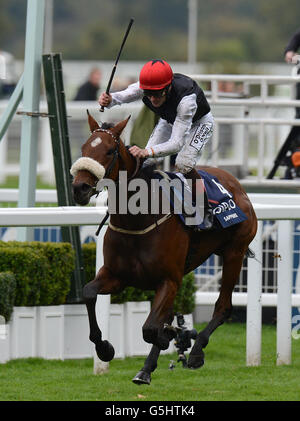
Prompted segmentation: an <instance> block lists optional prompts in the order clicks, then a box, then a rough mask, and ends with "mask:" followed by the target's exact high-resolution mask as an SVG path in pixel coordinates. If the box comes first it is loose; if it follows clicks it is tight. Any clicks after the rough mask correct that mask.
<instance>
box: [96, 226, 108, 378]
mask: <svg viewBox="0 0 300 421" xmlns="http://www.w3.org/2000/svg"><path fill="white" fill-rule="evenodd" d="M106 229H107V225H104V227H103V228H102V230H101V231H100V233H99V235H98V238H97V247H96V273H97V272H98V270H99V269H100V268H101V266H103V239H104V235H105V232H106ZM109 308H110V295H98V296H97V302H96V318H97V322H98V325H99V327H100V330H101V332H102V339H108V333H109ZM108 369H109V363H108V362H105V361H102V360H100V359H99V358H98V356H97V353H96V351H95V350H94V374H103V373H105V372H107V371H108Z"/></svg>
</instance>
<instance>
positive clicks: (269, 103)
mask: <svg viewBox="0 0 300 421" xmlns="http://www.w3.org/2000/svg"><path fill="white" fill-rule="evenodd" d="M192 77H194V78H195V79H196V80H197V81H198V82H199V83H200V85H201V86H202V87H203V88H204V89H206V88H207V89H206V93H207V96H208V100H209V102H210V104H211V107H212V111H213V114H214V116H215V122H216V126H215V130H214V135H213V139H212V141H211V142H210V143H209V144H208V145H206V147H205V150H204V153H203V156H202V157H201V160H200V162H199V164H205V165H213V166H223V167H229V168H231V169H232V170H233V171H235V175H237V176H238V177H239V178H241V179H243V180H242V183H243V184H244V185H252V184H253V183H255V184H257V182H259V183H260V184H265V185H269V181H270V180H268V181H266V180H264V176H265V174H266V173H267V172H268V171H269V170H270V169H271V167H272V165H273V161H274V159H275V157H276V155H277V153H278V151H279V149H280V147H281V145H282V144H283V142H284V141H285V139H286V136H287V134H288V133H289V130H290V128H291V126H293V125H300V120H299V119H298V120H296V119H294V108H295V106H300V101H295V100H293V99H292V97H293V87H294V86H295V84H296V83H297V82H299V81H300V76H270V75H269V76H267V75H192ZM229 84H230V86H229V89H230V91H231V92H224V85H225V90H227V89H228V85H229ZM6 105H7V102H6V101H0V113H2V112H3V110H4V109H5V107H6ZM141 107H142V102H136V103H132V104H124V105H123V106H122V107H114V108H112V109H111V110H105V112H104V113H101V114H100V113H99V107H98V106H97V103H96V102H94V101H93V102H86V103H84V102H68V103H67V112H68V115H69V117H70V118H69V134H70V144H71V152H72V158H73V160H74V159H75V158H77V157H78V156H79V154H80V146H81V144H82V142H83V141H85V140H86V138H87V136H88V134H89V129H88V126H87V118H86V111H85V110H86V109H89V110H90V111H91V112H92V113H93V115H94V116H95V118H96V119H98V120H100V119H101V120H102V121H112V122H117V121H119V120H121V119H124V118H126V117H128V115H129V114H130V115H131V116H132V118H131V119H130V121H129V124H128V126H127V127H126V129H125V132H124V136H123V138H124V140H125V143H126V144H129V142H130V134H131V130H132V127H133V124H134V122H135V119H136V117H137V116H138V113H139V111H140V109H141ZM40 108H41V111H42V112H47V104H46V102H45V101H42V102H41V106H40ZM19 109H20V110H21V109H22V105H20V107H19ZM20 124H21V117H20V116H18V115H16V116H15V118H14V119H13V122H12V123H11V126H10V127H9V129H8V132H7V134H6V136H5V138H4V139H3V140H2V142H1V144H0V181H1V179H2V180H3V179H4V178H5V177H6V175H10V174H15V175H17V174H18V172H19V150H20V144H19V142H20ZM165 168H168V160H166V163H165ZM37 170H38V174H40V175H41V177H42V178H43V179H44V181H48V182H50V183H53V182H54V170H53V159H52V147H51V139H50V130H49V122H48V119H47V118H41V119H40V134H39V162H38V168H37ZM273 183H274V181H273ZM277 185H288V186H292V185H297V186H299V185H300V182H299V181H286V180H278V181H277ZM273 186H274V184H273Z"/></svg>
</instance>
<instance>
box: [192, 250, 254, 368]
mask: <svg viewBox="0 0 300 421" xmlns="http://www.w3.org/2000/svg"><path fill="white" fill-rule="evenodd" d="M245 252H246V250H245V251H238V252H237V251H234V250H230V251H229V252H228V253H225V254H224V256H223V257H224V263H223V276H222V284H221V289H220V294H219V298H218V300H217V302H216V304H215V309H214V313H213V317H212V319H211V321H210V322H209V323H208V325H207V326H206V327H205V328H204V329H203V330H202V331H201V332H199V333H198V335H197V338H196V341H195V344H194V346H193V348H192V350H191V353H190V355H189V359H188V367H189V368H199V367H201V366H202V365H203V364H204V352H203V348H205V347H206V345H207V344H208V341H209V337H210V335H211V334H212V333H213V332H214V330H215V329H216V328H217V327H218V326H220V325H221V324H223V323H224V321H225V320H226V319H228V318H229V316H230V315H231V312H232V303H231V297H232V291H233V288H234V286H235V284H236V283H237V281H238V278H239V274H240V271H241V268H242V263H243V259H244V254H245Z"/></svg>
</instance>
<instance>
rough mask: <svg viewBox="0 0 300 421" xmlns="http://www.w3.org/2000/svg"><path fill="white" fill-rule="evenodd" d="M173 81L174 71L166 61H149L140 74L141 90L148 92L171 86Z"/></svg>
mask: <svg viewBox="0 0 300 421" xmlns="http://www.w3.org/2000/svg"><path fill="white" fill-rule="evenodd" d="M172 79H173V71H172V69H171V66H170V65H169V64H168V63H167V62H166V61H164V60H152V61H148V63H146V64H145V65H144V66H143V68H142V70H141V73H140V88H141V89H148V90H159V89H163V88H165V87H166V86H168V85H170V83H171V82H172Z"/></svg>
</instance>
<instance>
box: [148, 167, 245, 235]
mask: <svg viewBox="0 0 300 421" xmlns="http://www.w3.org/2000/svg"><path fill="white" fill-rule="evenodd" d="M155 173H156V175H157V177H158V178H159V179H165V180H168V181H169V182H171V181H172V180H174V179H179V180H180V182H181V183H182V185H181V188H180V189H176V187H175V188H173V193H174V194H173V197H172V198H170V201H171V205H172V206H173V207H174V205H175V204H174V202H175V200H176V201H179V202H180V203H181V205H182V206H181V208H182V209H188V210H189V212H187V213H188V215H189V216H187V213H185V212H182V213H180V214H179V217H180V219H181V221H182V222H183V223H184V224H185V225H187V226H191V227H192V228H193V229H196V230H198V231H199V230H201V231H203V230H207V229H211V228H213V229H224V228H229V227H231V226H233V225H236V224H239V223H241V222H243V221H245V220H246V219H247V217H246V215H245V214H244V212H243V211H242V210H241V209H240V208H239V207H238V205H237V204H236V203H235V201H234V199H233V196H232V195H231V193H230V192H229V191H228V190H227V189H226V188H225V187H224V186H223V185H222V184H221V183H220V182H219V180H218V179H217V177H215V176H213V175H212V174H209V173H207V172H206V171H202V170H198V174H199V175H200V177H201V179H202V182H203V186H204V190H205V194H206V196H207V200H208V203H209V207H210V211H211V214H212V226H211V225H209V224H207V220H205V216H206V215H205V204H204V210H203V208H202V209H198V208H195V207H194V205H195V203H193V196H192V192H191V189H190V187H189V183H188V181H189V180H186V178H185V177H184V176H183V174H181V173H170V172H164V171H159V170H156V171H155ZM162 189H163V190H164V187H162ZM193 209H194V214H193V213H192V212H191V211H192V210H193ZM191 214H192V218H193V224H191V223H190V222H191V219H190V215H191Z"/></svg>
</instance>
